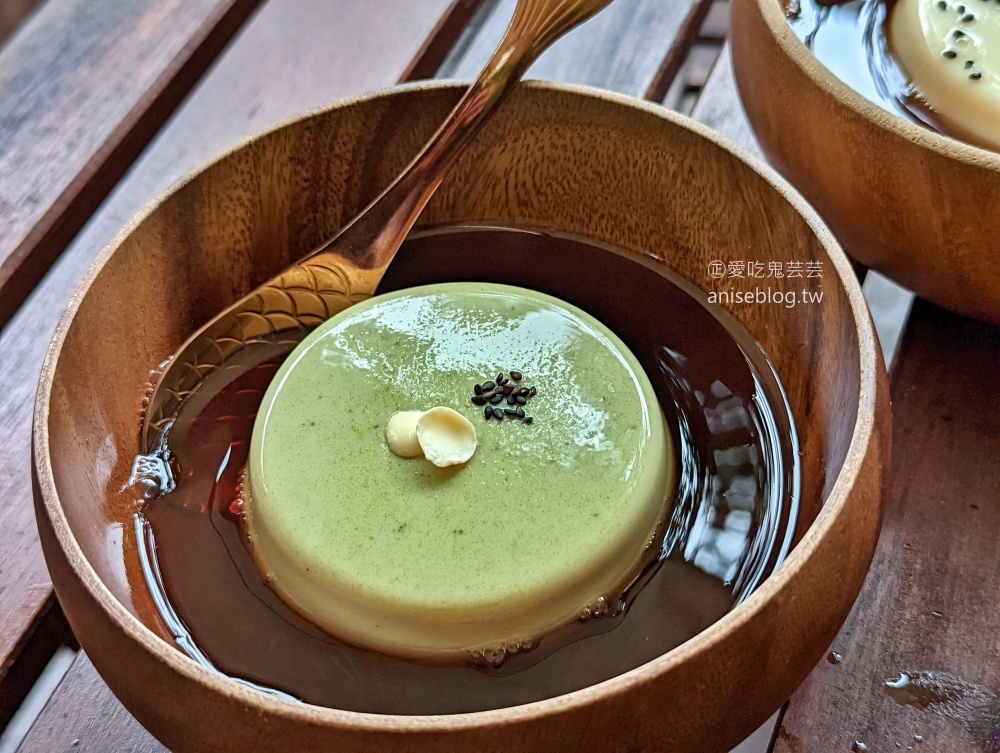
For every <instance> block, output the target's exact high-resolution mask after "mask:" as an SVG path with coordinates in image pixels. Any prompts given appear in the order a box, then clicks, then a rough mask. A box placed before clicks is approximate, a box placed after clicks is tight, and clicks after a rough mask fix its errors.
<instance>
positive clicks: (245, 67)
mask: <svg viewBox="0 0 1000 753" xmlns="http://www.w3.org/2000/svg"><path fill="white" fill-rule="evenodd" d="M619 4H621V5H626V3H623V2H622V0H618V1H617V2H616V4H615V5H614V6H612V8H609V9H608V10H605V11H604V12H603V13H602V14H601V15H600V16H598V17H597V18H595V19H592V20H591V22H590V24H597V23H599V22H600V21H602V19H603V20H604V22H605V25H604V26H603V27H602V29H600V30H599V31H598V32H589V31H588V29H589V26H590V24H588V25H587V26H584V27H582V28H581V29H578V30H576V32H575V33H574V35H573V36H574V37H579V36H583V37H584V39H582V40H581V41H580V42H578V43H577V44H567V42H571V41H572V39H573V37H570V38H568V39H566V40H563V41H562V42H560V43H557V44H556V46H555V47H554V48H553V49H552V50H551V51H550V52H549V53H547V55H546V56H544V57H543V58H542V60H541V61H540V62H539V64H538V66H543V68H542V70H543V71H545V70H548V71H549V72H550V74H551V75H553V76H557V77H558V76H561V75H562V76H565V75H570V74H571V73H572V72H574V71H577V70H578V69H579V68H581V66H586V65H592V66H593V67H592V68H591V69H590V70H589V73H588V76H589V78H588V79H586V82H587V83H591V84H594V85H603V86H607V87H611V88H615V87H617V88H619V89H620V90H621V91H623V92H624V93H629V94H633V95H641V94H642V93H643V92H644V91H646V89H647V88H648V87H649V85H650V82H652V81H653V80H654V78H655V77H656V75H657V72H658V71H659V70H660V67H661V58H662V55H663V51H664V49H667V48H671V47H673V46H674V45H672V44H671V43H670V41H669V40H671V39H674V36H675V35H676V34H677V33H678V31H679V30H681V29H688V28H689V27H688V26H687V25H686V24H685V19H686V18H687V17H688V16H689V15H690V8H691V3H688V2H685V3H684V8H685V9H687V11H688V13H687V15H686V14H685V13H684V12H681V13H678V12H677V9H676V8H671V9H670V12H668V13H662V10H663V8H662V6H659V5H658V4H651V3H646V4H645V6H644V10H643V13H642V14H640V16H639V17H638V18H633V13H622V12H621V11H618V10H616V7H618V5H619ZM308 5H309V6H311V7H309V8H305V9H299V8H300V6H298V5H295V4H293V3H291V2H284V3H279V2H277V0H271V3H270V4H269V5H267V6H265V7H264V8H263V9H262V10H261V12H260V17H259V18H258V19H255V20H254V21H253V22H252V23H251V24H250V25H249V26H248V29H247V31H246V33H245V34H244V35H243V37H242V38H241V39H240V40H238V42H237V43H236V44H235V45H234V46H233V48H232V50H231V51H230V52H229V53H228V54H227V56H226V57H224V58H223V60H222V61H221V62H220V65H219V66H218V68H217V70H215V71H213V72H212V74H211V75H210V76H209V77H208V79H206V81H205V82H204V84H203V85H202V87H200V88H199V90H198V91H197V92H196V93H195V94H194V95H193V96H192V98H191V101H190V102H189V103H188V104H187V105H186V106H185V108H184V109H183V110H182V111H181V112H180V113H179V114H178V116H177V117H176V118H175V120H174V122H173V123H171V124H170V126H169V127H168V128H167V129H166V130H165V132H164V134H163V135H162V136H161V137H160V138H159V139H158V140H157V142H156V143H155V144H154V145H153V146H152V147H151V148H150V150H149V151H148V154H146V155H144V157H143V159H142V160H141V161H140V163H139V164H138V165H137V166H136V167H135V168H134V169H133V171H132V174H131V175H130V176H129V177H128V178H127V179H126V181H125V182H124V183H123V185H122V187H121V188H119V189H118V190H117V191H116V192H115V193H114V194H113V196H112V197H111V199H110V200H109V201H108V202H107V203H106V205H105V206H104V207H103V209H102V212H101V213H100V214H99V215H98V216H97V217H96V218H95V220H94V221H93V222H92V223H91V226H90V227H88V228H87V229H86V231H85V232H84V233H83V234H82V236H81V237H80V239H79V240H78V241H77V242H76V243H74V245H73V246H72V247H71V249H70V251H69V253H67V255H66V257H65V258H64V259H63V260H62V261H61V262H60V263H59V264H58V265H57V266H56V268H55V270H54V273H53V275H52V276H51V277H50V279H47V280H46V281H45V282H44V283H43V285H42V286H41V287H40V288H39V290H38V291H37V292H36V294H35V295H34V296H33V298H32V299H31V300H30V301H29V303H28V305H27V306H26V307H25V310H24V311H23V312H22V315H21V316H19V317H18V319H17V320H16V321H15V322H14V323H13V324H12V326H11V327H10V328H9V332H5V333H4V334H3V336H0V348H2V347H7V348H12V349H13V353H14V354H16V356H17V357H16V358H15V359H11V360H10V361H8V363H9V365H10V366H11V367H12V368H14V369H15V373H14V374H12V375H11V376H10V379H11V380H12V381H13V380H20V381H21V382H22V383H23V384H25V386H26V387H27V388H29V389H31V390H33V389H34V382H35V380H36V379H37V371H38V368H39V366H40V363H41V357H42V355H43V353H44V348H45V343H47V341H48V339H49V338H50V336H51V332H52V330H53V328H54V325H55V321H56V318H57V317H58V312H59V310H60V309H61V307H62V306H63V305H64V302H65V301H66V300H67V299H68V297H69V295H70V293H71V292H72V289H73V287H74V286H75V285H76V282H77V280H78V279H79V278H80V276H81V275H82V274H83V272H84V271H85V270H86V268H87V266H88V265H89V263H90V260H91V259H92V258H93V256H94V255H95V254H96V252H97V251H98V250H99V249H100V248H101V246H102V245H103V244H104V243H107V241H108V240H109V239H110V237H111V236H112V235H113V234H114V232H115V231H116V230H117V229H118V227H120V226H121V225H122V224H124V222H125V221H127V219H128V218H129V216H131V215H132V214H133V213H134V212H135V211H137V209H138V208H139V207H140V206H141V205H142V203H143V202H144V201H145V200H146V199H147V198H148V197H149V196H152V195H153V194H154V193H155V192H157V191H160V190H163V188H165V187H166V186H167V185H169V183H170V182H172V181H173V180H176V179H177V178H179V177H180V176H181V175H183V173H184V172H185V171H188V170H191V169H192V168H193V167H194V166H195V165H197V164H199V163H200V162H203V161H204V160H205V159H207V158H208V156H209V155H210V154H212V153H213V152H214V151H217V150H219V149H222V148H224V147H225V146H226V145H227V144H229V143H231V142H233V141H235V140H236V139H238V138H239V137H240V136H242V135H245V134H246V133H249V132H251V131H252V130H254V129H257V128H262V127H266V126H267V125H270V124H273V123H275V122H277V121H279V120H280V119H282V118H284V117H287V116H288V115H290V114H291V113H294V112H297V111H300V110H302V109H306V108H308V107H311V106H317V105H319V104H322V103H323V102H325V101H328V100H330V99H335V98H336V97H338V96H345V95H347V94H349V93H351V92H352V91H360V90H364V89H366V88H372V87H375V86H380V85H383V84H385V83H389V82H390V81H391V80H392V79H393V78H394V77H395V76H398V75H400V73H401V72H402V71H403V68H402V67H400V62H401V61H402V60H403V59H404V58H406V56H407V55H414V60H420V59H422V57H423V56H424V55H426V54H427V45H426V44H424V46H423V48H421V46H420V38H419V37H418V36H417V35H418V34H421V33H422V34H425V35H426V34H427V33H428V32H429V30H430V26H429V23H430V22H431V21H432V18H431V17H432V16H433V15H434V13H435V12H437V13H439V14H443V13H445V12H446V11H447V14H448V15H449V16H450V15H452V14H454V13H456V12H460V11H461V10H462V9H456V5H458V4H457V3H456V4H455V5H452V6H451V7H450V9H449V8H448V6H447V4H446V3H444V2H438V3H436V4H430V3H423V4H418V5H422V6H424V7H414V8H413V9H412V13H411V14H410V15H409V17H408V18H399V17H397V18H396V21H397V22H399V24H400V25H399V26H397V23H393V24H391V25H386V27H385V31H383V39H384V45H380V46H379V47H378V48H377V49H375V50H368V48H367V47H366V44H367V42H366V39H367V38H368V37H370V36H372V35H374V34H376V32H377V31H378V29H379V26H378V23H377V19H375V18H368V17H366V16H365V14H364V12H363V11H364V8H365V3H364V2H363V0H356V1H355V2H353V3H348V4H346V6H347V7H346V8H344V7H342V8H341V10H340V13H341V14H342V15H339V18H340V24H339V25H338V27H337V28H339V29H341V30H342V37H343V39H337V40H335V41H336V42H337V43H338V44H339V45H342V46H340V47H338V44H334V45H331V46H330V48H325V46H324V44H323V41H324V39H325V35H326V31H325V29H324V28H323V27H324V24H323V23H310V17H311V16H312V15H315V14H316V13H317V12H319V11H318V10H317V8H319V7H320V6H319V5H318V2H310V3H308ZM275 6H277V7H275ZM511 10H512V8H511ZM630 10H632V11H635V10H636V8H630ZM682 10H683V9H682ZM657 11H661V12H657ZM408 13H409V11H408ZM612 14H614V15H612ZM608 16H610V18H607V19H605V17H608ZM490 18H493V24H494V25H492V26H489V27H488V28H486V29H485V30H484V31H483V32H482V33H485V34H487V35H494V34H495V35H496V38H495V39H492V38H490V39H487V40H486V41H483V39H482V38H480V36H479V35H478V34H477V36H476V37H475V38H474V40H473V48H472V49H470V51H469V52H468V53H467V54H466V55H463V56H462V57H461V59H462V60H464V61H465V65H466V67H467V70H464V71H459V72H457V73H455V74H454V75H457V76H466V77H472V76H474V75H476V73H478V68H477V67H476V66H478V65H481V64H482V62H485V59H486V58H487V57H488V56H489V54H490V52H492V49H491V48H490V45H492V44H494V43H495V42H496V41H498V40H499V34H498V33H497V32H498V31H499V32H500V33H502V31H503V30H502V29H499V30H498V28H497V27H496V25H495V24H496V23H497V22H496V19H495V13H494V14H491V16H490ZM417 19H419V20H420V25H418V26H417V27H414V30H413V35H414V36H413V38H412V39H408V38H404V39H400V40H396V39H392V38H389V39H385V38H384V34H385V33H388V34H389V35H390V36H391V35H401V34H402V28H401V26H402V24H403V23H404V22H409V23H410V24H411V25H412V23H414V22H416V21H417ZM329 20H330V21H332V20H333V16H329ZM501 23H503V24H505V23H506V19H504V20H503V21H502V22H501ZM438 28H439V32H440V29H441V26H440V24H439V27H438ZM448 29H449V31H448V33H449V35H450V34H453V33H454V29H453V28H452V27H448ZM623 39H629V42H628V44H622V40H623ZM351 45H354V47H353V48H352V47H351ZM344 46H346V49H345V48H344ZM400 47H402V50H399V48H400ZM595 47H596V50H595V49H594V48H595ZM338 49H339V50H340V51H342V52H343V57H340V56H332V55H331V52H332V51H333V52H335V51H337V50H338ZM397 51H400V52H401V53H402V54H400V55H398V56H397V55H396V54H395V52H397ZM390 52H393V53H394V54H392V55H390V54H389V53H390ZM595 53H596V54H600V55H603V59H602V63H601V65H596V59H595V57H594V56H595ZM476 55H479V56H482V60H475V59H474V58H475V56H476ZM261 56H265V59H264V60H263V61H261V59H260V58H261ZM330 57H332V60H331V59H329V58H330ZM253 60H256V63H253V62H252V61H253ZM310 62H315V63H316V64H317V65H318V66H319V67H320V68H322V67H323V66H324V65H326V66H330V65H331V64H332V65H334V66H336V69H337V70H338V71H339V75H338V76H332V75H323V76H322V78H321V80H320V81H317V80H316V76H305V77H304V78H303V77H302V76H303V74H302V73H301V69H302V68H303V67H305V66H306V65H307V64H308V63H310ZM453 62H454V61H453ZM362 63H364V64H362ZM421 65H423V64H421ZM394 66H396V67H395V68H394ZM418 71H419V69H418ZM534 73H535V71H532V75H534ZM405 75H409V76H412V75H414V69H413V67H411V68H409V69H408V70H407V71H406V74H405ZM276 82H280V84H276ZM255 88H256V89H258V90H259V91H258V93H256V94H253V93H252V92H253V90H254V89H255ZM234 89H235V90H236V91H235V93H231V92H233V90H234ZM204 122H212V123H213V128H212V129H210V130H209V131H208V132H206V133H205V134H203V135H201V136H198V129H199V128H200V126H201V124H202V123H204ZM205 140H207V141H208V142H209V143H208V144H207V145H206V144H205V143H203V142H204V141H205ZM15 333H16V336H15ZM3 369H4V366H3V365H2V364H0V377H2V376H4V375H3V373H2V372H3ZM26 397H27V395H22V396H20V398H21V399H20V400H19V399H18V398H17V396H12V398H13V399H11V400H10V401H9V402H4V401H3V399H2V397H0V411H2V410H4V407H5V406H6V409H7V410H8V411H10V412H11V413H15V412H16V413H18V414H19V415H17V416H16V420H12V421H0V431H3V430H4V428H3V427H4V426H11V427H17V428H16V433H15V434H14V435H13V436H12V437H11V441H16V442H17V444H19V445H20V446H22V447H24V448H25V450H24V452H25V453H26V452H27V443H28V425H27V424H28V417H29V411H30V405H29V404H28V403H29V402H30V401H29V400H27V399H26ZM12 417H13V416H12ZM5 462H6V461H4V460H3V459H0V463H5ZM4 470H8V469H4ZM26 471H27V468H26V465H22V466H20V467H17V468H14V467H10V468H9V473H10V474H11V475H12V476H16V478H17V483H12V484H11V488H12V489H17V490H18V491H19V492H20V493H19V495H18V496H20V497H21V498H22V499H23V497H24V495H26V494H27V493H28V492H27V489H28V479H27V474H26ZM0 504H2V502H0ZM32 533H33V531H32ZM2 535H3V534H2V532H0V536H2ZM32 548H34V542H32ZM77 672H90V673H93V672H94V670H93V666H92V665H91V664H90V663H89V661H88V662H86V663H84V662H82V661H81V662H78V663H77V665H76V666H74V668H73V669H71V670H70V675H71V676H72V675H73V674H75V673H77ZM66 687H67V688H72V687H73V686H72V685H70V684H67V686H66ZM98 688H99V690H100V692H99V693H98V692H97V689H98ZM108 696H110V690H108V688H107V686H103V687H100V686H97V687H95V692H94V697H95V699H96V700H95V703H98V704H101V707H102V708H103V707H104V705H105V704H108V705H110V704H112V701H113V698H112V699H111V700H108ZM114 703H117V702H116V701H114ZM91 713H93V708H92V705H91V704H89V703H88V704H84V703H82V702H81V699H80V697H78V696H76V695H74V694H73V693H72V692H69V691H64V690H63V689H62V688H61V689H60V690H59V691H58V692H57V693H56V695H55V696H54V697H53V700H52V702H51V705H50V707H49V708H48V709H47V710H46V713H45V716H43V717H42V718H41V720H40V721H39V723H38V724H37V725H36V726H35V728H34V729H33V731H32V736H31V738H30V740H31V741H32V745H34V746H39V747H37V749H38V750H45V749H47V747H46V746H52V749H58V748H59V746H66V745H68V743H69V742H71V740H72V739H73V738H72V737H71V735H73V734H75V732H74V729H75V728H74V727H73V726H72V725H69V726H67V727H66V728H60V727H56V726H53V725H52V724H51V723H50V722H49V721H48V720H49V719H51V718H52V717H53V716H55V717H60V718H70V717H76V718H77V719H78V720H83V719H85V718H87V716H88V715H89V714H91ZM126 720H129V721H128V724H125V721H126ZM118 725H122V729H121V734H122V739H123V740H125V739H130V736H132V735H134V734H135V733H134V732H133V731H132V730H131V729H130V727H138V724H137V723H136V722H135V721H134V720H131V719H130V717H118V716H115V717H114V719H113V720H112V722H109V727H110V728H111V729H115V728H116V727H117V726H118ZM78 726H80V725H78ZM50 729H52V730H61V731H60V733H59V735H56V733H55V732H51V733H50V732H49V731H48V730H50ZM63 733H65V734H63ZM108 734H110V733H108ZM68 736H69V737H68ZM112 737H113V736H112ZM87 739H89V738H87ZM102 739H103V738H102ZM84 744H86V739H85V740H84ZM94 744H96V743H94ZM29 749H30V748H29ZM95 750H98V748H95Z"/></svg>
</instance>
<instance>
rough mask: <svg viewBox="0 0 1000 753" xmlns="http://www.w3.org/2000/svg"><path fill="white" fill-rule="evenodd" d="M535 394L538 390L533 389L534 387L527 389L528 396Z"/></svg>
mask: <svg viewBox="0 0 1000 753" xmlns="http://www.w3.org/2000/svg"><path fill="white" fill-rule="evenodd" d="M537 394H538V390H537V389H535V388H534V387H532V388H531V389H530V390H528V397H534V396H535V395H537Z"/></svg>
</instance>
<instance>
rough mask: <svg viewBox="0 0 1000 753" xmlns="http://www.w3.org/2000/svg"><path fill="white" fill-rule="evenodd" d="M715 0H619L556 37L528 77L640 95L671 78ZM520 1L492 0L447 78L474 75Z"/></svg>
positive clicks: (448, 66) (447, 66) (445, 70)
mask: <svg viewBox="0 0 1000 753" xmlns="http://www.w3.org/2000/svg"><path fill="white" fill-rule="evenodd" d="M710 2H711V0H671V1H670V2H669V3H667V2H663V0H615V2H614V3H612V4H611V5H610V6H609V7H608V8H606V9H605V10H603V11H601V12H600V13H599V14H598V15H597V16H596V17H595V18H593V19H591V20H590V21H588V22H587V23H586V24H584V25H583V26H581V27H580V28H578V29H575V30H573V31H572V32H571V33H570V34H568V35H567V36H566V37H565V38H564V39H560V40H559V41H558V42H556V43H555V44H554V45H553V46H552V48H551V49H550V50H548V51H547V52H545V53H544V54H543V55H542V56H541V57H540V58H539V60H538V61H537V62H536V63H535V64H534V65H533V66H532V67H531V68H530V69H529V70H528V74H527V77H528V78H535V79H546V80H551V81H562V82H568V83H575V84H585V85H590V86H598V87H601V88H605V89H611V90H613V91H617V92H621V93H623V94H630V95H632V96H636V97H642V96H644V95H646V94H647V93H648V92H649V91H651V90H653V89H656V88H657V87H659V86H662V85H664V82H665V85H667V86H669V80H670V78H671V77H672V75H673V74H674V73H676V68H677V67H678V66H679V65H680V61H682V60H683V58H684V54H685V52H686V50H687V49H688V47H689V46H690V44H691V42H692V40H693V35H694V34H696V33H697V30H698V26H699V25H700V23H701V19H702V18H704V15H705V13H707V11H708V8H709V5H710ZM515 5H516V0H493V1H492V5H488V6H487V8H489V12H488V15H487V16H486V17H485V18H484V19H483V20H482V22H481V26H480V28H479V29H478V30H477V32H476V34H475V35H474V37H472V38H471V39H468V38H467V39H465V40H463V44H462V45H461V46H460V47H458V48H456V51H455V53H454V54H453V55H451V56H449V58H448V59H447V60H446V61H445V63H444V64H443V66H442V70H441V74H442V75H443V76H445V77H447V78H458V79H464V80H469V79H472V78H475V76H476V75H477V74H478V73H479V70H480V68H481V67H482V66H483V65H484V64H485V63H486V61H487V60H488V59H489V57H490V55H492V53H493V50H494V49H495V48H496V46H497V44H498V43H499V41H500V39H501V37H502V36H503V33H504V31H505V30H506V28H507V25H508V23H509V22H510V19H511V17H512V16H513V13H514V7H515Z"/></svg>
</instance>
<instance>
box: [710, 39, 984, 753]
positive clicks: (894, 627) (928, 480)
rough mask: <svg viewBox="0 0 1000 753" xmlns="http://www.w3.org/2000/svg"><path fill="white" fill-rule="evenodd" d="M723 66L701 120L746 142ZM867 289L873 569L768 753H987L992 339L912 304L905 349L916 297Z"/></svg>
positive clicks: (894, 289) (724, 63)
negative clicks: (885, 472)
mask: <svg viewBox="0 0 1000 753" xmlns="http://www.w3.org/2000/svg"><path fill="white" fill-rule="evenodd" d="M728 66H729V61H728V56H726V57H724V58H723V59H722V60H720V64H719V66H718V67H717V71H716V73H717V74H718V75H717V76H716V74H713V79H712V80H710V83H709V86H708V87H706V90H705V92H704V93H703V99H702V101H701V102H699V107H698V108H697V109H696V111H695V114H696V116H698V117H700V118H701V119H703V120H704V121H705V122H707V123H709V124H710V125H712V126H713V127H716V128H718V129H720V130H722V131H723V132H725V133H727V135H729V136H730V137H732V138H734V139H736V140H737V141H739V142H741V143H742V144H743V145H744V146H747V145H748V138H749V136H750V131H749V127H748V125H747V123H746V120H745V118H744V117H743V116H742V111H741V110H740V108H739V105H738V100H737V98H736V90H735V87H734V84H733V81H732V74H731V70H729V69H728ZM864 290H865V295H866V298H867V299H868V301H869V304H870V306H871V308H872V312H873V318H874V319H875V323H876V328H877V329H878V331H879V336H880V339H881V342H882V346H883V351H884V353H885V356H886V362H887V363H889V364H893V362H894V359H895V360H896V363H897V365H896V366H895V368H894V370H893V371H894V374H893V387H892V395H893V413H894V421H893V424H894V426H893V435H894V451H893V479H894V481H893V484H892V487H891V490H890V494H889V497H888V499H887V510H886V517H885V523H884V525H883V531H882V538H881V541H880V544H879V548H878V551H877V553H876V556H875V560H874V562H873V564H872V571H871V573H870V575H869V578H868V581H867V582H866V584H865V587H864V590H863V591H862V594H861V596H860V598H859V600H858V603H857V604H856V605H855V608H854V610H853V612H852V613H851V616H850V617H849V618H848V621H847V623H846V624H845V625H844V628H843V630H842V631H841V633H840V635H839V636H838V638H837V639H836V641H835V643H834V645H833V647H832V650H834V651H836V652H837V653H838V654H840V655H842V656H843V661H842V662H841V663H839V664H832V663H830V662H828V661H825V660H824V661H821V662H820V663H819V665H818V666H817V668H816V669H815V670H814V671H813V673H812V675H810V677H809V679H808V680H807V681H806V683H805V684H804V685H803V687H802V688H801V689H800V690H799V691H798V692H797V693H796V694H795V695H794V696H793V697H792V699H791V701H790V702H789V704H788V708H787V711H786V713H785V715H784V717H783V719H782V724H781V727H780V729H779V733H778V739H777V742H776V746H775V751H776V753H825V752H826V751H835V750H845V751H849V750H852V749H858V750H862V749H865V748H861V746H860V745H855V743H860V744H863V745H864V746H866V749H867V750H870V751H883V750H884V751H888V750H899V749H903V750H906V749H913V750H922V749H926V750H933V751H935V753H959V752H961V753H972V752H976V753H997V751H1000V732H998V728H1000V663H998V658H1000V637H998V636H1000V607H998V606H997V602H996V599H994V598H992V597H991V596H990V595H989V594H991V593H992V588H993V585H992V584H995V583H996V580H997V576H998V575H1000V549H998V548H997V546H996V537H995V532H996V530H998V525H1000V493H998V491H997V490H998V488H1000V331H998V330H997V329H995V328H991V327H988V326H987V325H983V324H978V323H975V322H972V321H969V320H966V319H962V318H961V317H957V316H955V315H952V314H948V313H946V312H944V311H942V310H940V309H937V308H935V307H933V306H931V305H929V304H927V303H924V302H918V303H917V304H916V305H915V307H914V312H913V314H912V315H911V316H910V321H909V325H908V330H907V331H906V335H905V336H904V337H903V338H902V339H903V342H902V345H900V334H901V332H902V331H903V329H904V327H906V319H907V315H908V313H909V307H910V305H911V303H912V301H913V297H912V293H909V291H906V290H905V289H902V288H900V287H899V286H897V285H895V284H894V283H892V282H891V281H889V280H886V279H885V278H883V277H882V276H881V275H878V274H876V273H869V274H868V275H867V276H866V279H865V285H864ZM901 672H908V673H910V674H911V676H912V677H913V678H914V680H915V684H916V685H918V686H921V685H922V686H924V687H923V689H921V690H917V691H915V694H914V695H915V696H917V697H919V696H920V695H921V693H922V694H923V697H924V699H925V701H926V699H931V701H932V702H931V703H930V705H928V706H927V708H925V709H921V708H919V704H918V705H911V706H907V705H900V704H899V703H897V702H896V701H895V700H893V698H892V697H891V696H890V695H889V693H888V692H887V688H886V685H885V682H886V680H889V679H892V678H898V677H899V675H900V673H901ZM928 672H931V673H937V675H936V676H935V675H930V676H928V675H926V674H921V673H928ZM934 683H939V685H938V686H937V687H929V688H928V687H927V686H933V684H934ZM935 694H936V695H935ZM948 696H950V698H948ZM917 736H919V737H920V738H921V739H919V740H918V738H917ZM921 743H923V744H921Z"/></svg>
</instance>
